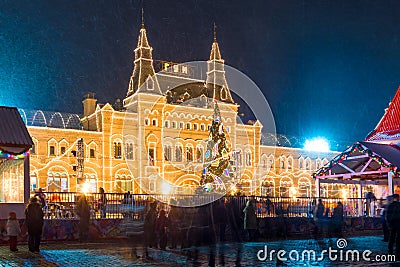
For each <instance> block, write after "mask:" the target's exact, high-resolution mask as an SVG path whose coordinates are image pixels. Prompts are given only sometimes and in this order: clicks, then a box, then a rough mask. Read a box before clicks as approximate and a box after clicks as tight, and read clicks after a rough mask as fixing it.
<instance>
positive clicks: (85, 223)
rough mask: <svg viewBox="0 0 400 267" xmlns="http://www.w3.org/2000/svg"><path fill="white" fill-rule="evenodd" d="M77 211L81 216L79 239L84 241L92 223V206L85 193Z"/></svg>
mask: <svg viewBox="0 0 400 267" xmlns="http://www.w3.org/2000/svg"><path fill="white" fill-rule="evenodd" d="M76 212H77V214H78V216H79V239H80V241H81V242H82V241H84V240H85V239H86V238H87V237H88V235H89V224H90V207H89V203H88V201H87V199H86V196H85V194H82V195H81V197H80V199H79V201H78V205H77V207H76Z"/></svg>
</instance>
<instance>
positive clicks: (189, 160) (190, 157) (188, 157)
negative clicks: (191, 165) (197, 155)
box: [186, 146, 193, 162]
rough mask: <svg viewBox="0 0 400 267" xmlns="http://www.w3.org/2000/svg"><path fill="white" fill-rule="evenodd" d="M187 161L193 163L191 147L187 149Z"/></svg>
mask: <svg viewBox="0 0 400 267" xmlns="http://www.w3.org/2000/svg"><path fill="white" fill-rule="evenodd" d="M186 161H188V162H191V161H193V147H190V146H187V147H186Z"/></svg>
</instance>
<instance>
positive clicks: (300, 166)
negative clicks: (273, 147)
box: [299, 157, 304, 169]
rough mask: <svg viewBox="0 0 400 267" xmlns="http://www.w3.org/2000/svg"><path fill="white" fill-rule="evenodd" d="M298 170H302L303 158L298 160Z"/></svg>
mask: <svg viewBox="0 0 400 267" xmlns="http://www.w3.org/2000/svg"><path fill="white" fill-rule="evenodd" d="M299 169H304V158H303V157H300V158H299Z"/></svg>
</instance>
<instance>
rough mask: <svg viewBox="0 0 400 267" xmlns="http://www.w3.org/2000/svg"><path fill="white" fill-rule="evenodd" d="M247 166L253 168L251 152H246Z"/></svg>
mask: <svg viewBox="0 0 400 267" xmlns="http://www.w3.org/2000/svg"><path fill="white" fill-rule="evenodd" d="M245 161H246V166H251V152H250V151H247V152H246V160H245Z"/></svg>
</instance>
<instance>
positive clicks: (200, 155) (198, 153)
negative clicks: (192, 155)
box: [196, 147, 203, 162]
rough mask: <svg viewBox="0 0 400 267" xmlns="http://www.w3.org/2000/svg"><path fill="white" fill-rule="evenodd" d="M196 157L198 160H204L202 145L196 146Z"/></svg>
mask: <svg viewBox="0 0 400 267" xmlns="http://www.w3.org/2000/svg"><path fill="white" fill-rule="evenodd" d="M196 159H197V162H203V148H202V147H197V148H196Z"/></svg>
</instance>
